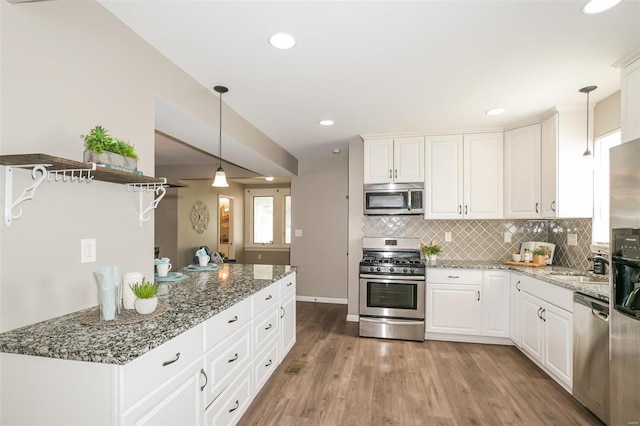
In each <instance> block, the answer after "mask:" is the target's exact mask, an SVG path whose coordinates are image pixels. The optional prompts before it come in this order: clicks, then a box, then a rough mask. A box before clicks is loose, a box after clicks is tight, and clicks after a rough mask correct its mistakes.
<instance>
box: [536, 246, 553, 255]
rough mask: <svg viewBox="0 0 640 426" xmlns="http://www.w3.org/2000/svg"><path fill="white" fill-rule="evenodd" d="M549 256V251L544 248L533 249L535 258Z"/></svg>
mask: <svg viewBox="0 0 640 426" xmlns="http://www.w3.org/2000/svg"><path fill="white" fill-rule="evenodd" d="M547 254H549V250H547V249H546V248H544V247H538V248H535V249H533V255H534V256H546V255H547Z"/></svg>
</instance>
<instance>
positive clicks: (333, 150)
mask: <svg viewBox="0 0 640 426" xmlns="http://www.w3.org/2000/svg"><path fill="white" fill-rule="evenodd" d="M341 152H342V150H341V149H340V148H333V149H332V150H331V153H332V154H340V153H341Z"/></svg>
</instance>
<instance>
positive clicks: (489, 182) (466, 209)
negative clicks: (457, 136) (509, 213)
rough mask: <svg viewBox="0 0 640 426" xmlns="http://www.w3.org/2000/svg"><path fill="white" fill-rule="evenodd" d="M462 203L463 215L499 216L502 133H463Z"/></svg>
mask: <svg viewBox="0 0 640 426" xmlns="http://www.w3.org/2000/svg"><path fill="white" fill-rule="evenodd" d="M463 140H464V206H463V209H462V210H463V214H464V217H465V218H466V219H502V206H503V203H502V199H503V196H502V193H503V187H502V185H503V155H504V151H503V136H502V133H479V134H471V135H464V138H463Z"/></svg>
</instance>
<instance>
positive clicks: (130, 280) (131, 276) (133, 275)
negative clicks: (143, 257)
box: [122, 272, 144, 309]
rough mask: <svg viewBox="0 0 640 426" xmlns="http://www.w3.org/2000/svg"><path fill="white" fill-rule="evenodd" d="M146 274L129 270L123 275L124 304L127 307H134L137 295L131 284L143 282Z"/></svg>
mask: <svg viewBox="0 0 640 426" xmlns="http://www.w3.org/2000/svg"><path fill="white" fill-rule="evenodd" d="M143 278H144V276H143V275H142V272H127V273H126V274H124V275H123V277H122V306H123V307H124V308H125V309H134V308H135V306H134V302H135V300H136V295H135V294H134V293H133V290H131V287H130V286H129V285H131V284H135V283H141V282H142V279H143Z"/></svg>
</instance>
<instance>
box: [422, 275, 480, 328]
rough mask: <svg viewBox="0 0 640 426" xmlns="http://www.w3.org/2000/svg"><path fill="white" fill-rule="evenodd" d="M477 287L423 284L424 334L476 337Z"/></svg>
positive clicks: (478, 287) (478, 288)
mask: <svg viewBox="0 0 640 426" xmlns="http://www.w3.org/2000/svg"><path fill="white" fill-rule="evenodd" d="M481 287H482V286H480V285H464V284H462V285H458V284H430V283H428V284H427V308H426V309H427V312H426V331H427V332H434V333H452V334H467V335H475V336H480V335H481V334H482V304H481V302H480V300H479V299H480V290H481Z"/></svg>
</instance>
